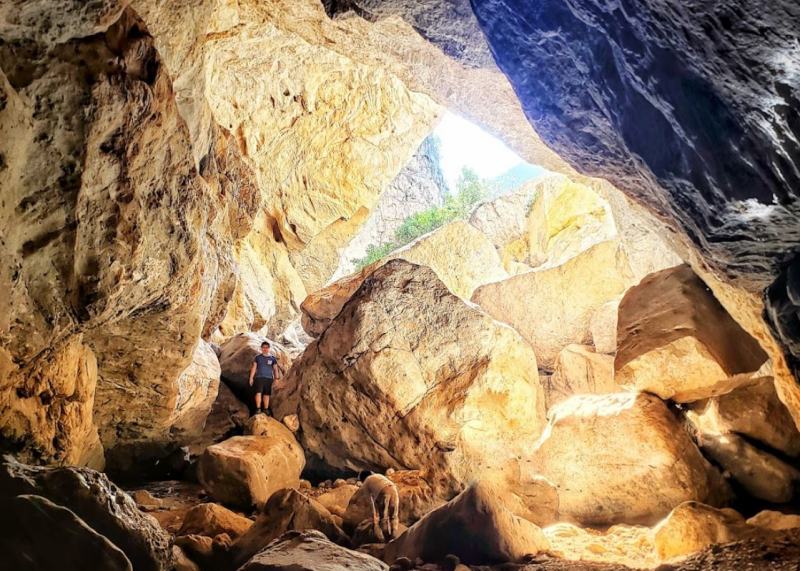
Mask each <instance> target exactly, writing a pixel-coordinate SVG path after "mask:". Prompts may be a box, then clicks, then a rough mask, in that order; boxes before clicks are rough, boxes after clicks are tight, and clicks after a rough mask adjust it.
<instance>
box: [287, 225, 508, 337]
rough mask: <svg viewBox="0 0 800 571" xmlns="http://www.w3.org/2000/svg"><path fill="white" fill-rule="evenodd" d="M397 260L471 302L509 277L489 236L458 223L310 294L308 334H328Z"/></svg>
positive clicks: (306, 308) (305, 323) (305, 309)
mask: <svg viewBox="0 0 800 571" xmlns="http://www.w3.org/2000/svg"><path fill="white" fill-rule="evenodd" d="M395 259H401V260H406V261H408V262H412V263H415V264H419V265H422V266H427V267H429V268H431V269H432V270H433V271H434V272H435V273H436V276H437V277H438V278H439V279H440V280H441V281H442V282H443V283H444V285H445V286H447V288H448V289H449V290H450V291H451V292H452V293H454V294H456V295H457V296H459V297H461V298H463V299H469V298H470V296H471V295H472V292H473V291H475V288H477V287H478V286H480V285H481V284H484V283H488V282H492V281H496V280H500V279H503V278H505V277H507V274H506V272H505V270H504V269H503V266H502V264H501V262H500V258H499V256H498V254H497V252H496V250H495V248H494V247H493V245H492V244H491V243H490V242H489V241H488V240H487V239H486V236H484V234H483V233H482V232H480V231H478V230H476V229H475V228H474V227H473V226H471V225H469V224H468V223H466V222H464V221H462V220H456V221H454V222H450V223H449V224H446V225H444V226H442V227H441V228H438V229H436V230H434V231H433V232H431V233H429V234H426V235H425V236H422V237H421V238H419V239H417V240H415V241H414V242H412V243H411V244H409V245H407V246H405V247H404V248H401V249H399V250H395V251H394V252H392V253H391V254H389V255H388V256H387V257H386V258H384V259H383V260H380V261H378V262H375V263H373V264H370V265H369V266H367V267H365V268H363V269H362V270H360V271H359V272H356V273H355V274H352V275H350V276H346V277H344V278H342V279H340V280H338V281H336V282H334V283H332V284H330V285H328V286H327V287H325V288H322V289H321V290H319V291H316V292H314V293H312V294H310V295H309V296H308V297H306V299H305V300H304V301H303V305H302V306H301V309H302V310H303V314H304V315H303V326H304V327H305V329H306V332H308V333H309V335H319V334H320V333H321V332H322V331H324V330H325V327H327V326H328V324H329V323H330V321H331V319H333V318H334V317H336V315H337V314H338V313H339V311H341V309H342V307H343V306H344V304H345V303H346V302H347V300H349V299H350V296H352V295H353V293H355V291H356V290H357V289H358V288H359V286H360V285H361V284H362V283H363V282H364V280H365V279H367V278H368V277H369V276H370V275H372V273H373V272H374V271H375V270H376V269H377V268H379V267H380V266H381V265H382V264H384V263H386V262H387V261H388V260H395Z"/></svg>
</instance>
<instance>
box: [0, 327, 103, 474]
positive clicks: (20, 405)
mask: <svg viewBox="0 0 800 571" xmlns="http://www.w3.org/2000/svg"><path fill="white" fill-rule="evenodd" d="M96 383H97V363H96V361H95V356H94V353H92V351H91V350H90V349H89V348H88V347H86V345H84V344H83V343H82V342H81V338H80V336H76V337H73V338H72V339H70V340H69V341H68V342H67V343H65V344H64V345H63V346H62V347H60V348H58V349H56V350H52V351H46V352H44V353H43V354H41V355H40V356H39V357H38V358H37V359H36V360H34V361H33V363H31V364H30V365H29V366H28V367H25V368H23V369H21V370H18V371H15V372H14V373H12V374H11V375H10V376H9V377H5V378H3V380H2V382H0V434H2V437H3V438H4V439H5V440H7V441H8V442H16V443H18V445H19V448H20V452H19V454H20V459H23V460H24V459H28V458H30V459H32V460H33V459H35V460H38V461H41V460H44V461H47V462H50V463H54V464H62V465H72V464H76V465H82V466H89V467H92V468H96V469H102V468H103V463H104V460H103V447H102V445H101V444H100V439H99V437H98V435H97V427H96V426H95V425H94V423H93V422H92V407H93V405H94V391H95V386H96Z"/></svg>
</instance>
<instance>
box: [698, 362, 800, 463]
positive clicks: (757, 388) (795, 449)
mask: <svg viewBox="0 0 800 571" xmlns="http://www.w3.org/2000/svg"><path fill="white" fill-rule="evenodd" d="M688 415H689V418H690V419H691V421H692V422H693V423H694V424H695V425H696V426H697V427H698V428H699V429H700V431H702V432H706V433H711V434H725V433H729V432H733V433H736V434H740V435H742V436H745V437H746V438H748V439H749V440H751V441H754V442H760V443H761V444H762V445H763V446H764V447H767V448H772V449H773V450H777V451H780V452H781V453H783V454H785V455H787V456H791V457H796V456H800V432H798V430H797V427H796V426H795V424H794V422H793V420H792V417H791V415H790V414H789V411H788V410H787V408H786V405H784V404H783V403H782V402H781V401H780V399H779V398H778V394H777V393H776V391H775V383H774V381H773V380H772V378H770V377H764V378H760V379H755V380H753V381H752V382H750V383H748V384H747V385H745V386H742V387H740V388H738V389H736V390H734V391H732V392H730V393H727V394H724V395H721V396H718V397H714V398H711V399H708V400H704V401H700V402H697V403H695V404H694V405H692V407H691V409H690V411H689V413H688Z"/></svg>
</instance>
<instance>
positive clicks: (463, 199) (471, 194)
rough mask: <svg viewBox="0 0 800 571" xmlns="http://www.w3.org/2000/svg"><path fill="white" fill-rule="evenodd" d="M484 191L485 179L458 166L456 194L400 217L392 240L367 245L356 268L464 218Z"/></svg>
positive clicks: (485, 193)
mask: <svg viewBox="0 0 800 571" xmlns="http://www.w3.org/2000/svg"><path fill="white" fill-rule="evenodd" d="M487 193H488V190H487V187H486V181H484V180H483V179H481V178H480V177H479V176H478V175H477V173H475V171H473V170H472V169H469V168H466V167H465V168H463V169H461V174H460V176H459V178H458V183H457V186H456V193H455V194H450V195H449V196H448V197H447V199H446V200H445V203H444V204H443V205H442V206H433V207H431V208H428V209H427V210H423V211H422V212H417V213H416V214H412V215H411V216H409V217H407V218H406V219H405V220H403V223H402V224H401V225H400V226H399V227H398V228H397V230H396V231H395V233H394V238H395V239H394V241H392V242H388V243H386V244H381V245H375V244H370V245H369V246H367V253H366V255H365V256H364V257H363V258H359V259H356V260H353V263H354V264H355V266H356V269H357V270H360V269H361V268H363V267H364V266H368V265H369V264H371V263H373V262H376V261H378V260H380V259H381V258H383V257H385V256H387V255H389V254H390V253H392V252H394V251H395V250H397V249H398V248H402V247H403V246H405V245H406V244H409V243H411V242H413V241H414V240H416V239H417V238H419V237H420V236H424V235H425V234H427V233H429V232H433V231H434V230H436V229H437V228H439V227H441V226H444V225H445V224H447V223H448V222H452V221H453V220H458V219H460V218H465V217H466V216H467V215H468V214H469V213H470V212H471V211H472V208H473V206H475V205H476V204H477V203H478V202H480V201H481V200H482V199H483V198H485V197H486V196H487Z"/></svg>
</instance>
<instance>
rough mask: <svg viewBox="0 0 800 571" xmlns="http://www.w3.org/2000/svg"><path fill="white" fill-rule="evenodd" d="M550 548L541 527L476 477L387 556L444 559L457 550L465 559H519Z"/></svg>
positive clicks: (397, 542) (392, 545) (413, 528)
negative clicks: (507, 504)
mask: <svg viewBox="0 0 800 571" xmlns="http://www.w3.org/2000/svg"><path fill="white" fill-rule="evenodd" d="M547 547H548V542H547V539H546V538H545V536H544V534H543V533H542V530H541V529H540V528H539V527H538V526H536V525H534V524H532V523H531V522H529V521H526V520H524V519H522V518H520V517H517V516H515V515H514V514H513V513H512V512H511V511H510V510H509V509H508V508H507V507H506V505H505V503H504V496H503V493H502V491H501V490H499V489H497V488H495V487H494V486H492V485H491V484H487V483H485V482H481V481H478V482H475V483H473V484H471V485H470V486H469V487H468V488H467V489H466V490H464V491H463V492H461V494H459V495H458V496H456V497H455V498H454V499H452V500H451V501H450V502H448V503H447V504H445V505H443V506H441V507H439V508H437V509H435V510H433V511H432V512H430V513H429V514H428V515H426V516H425V517H424V518H422V519H421V520H420V521H418V522H417V523H415V524H414V525H413V526H411V527H410V528H409V529H408V530H407V531H406V532H405V533H403V534H402V535H401V536H400V537H399V538H397V539H395V540H394V541H392V542H390V543H389V544H388V545H387V546H386V553H385V559H386V560H387V561H394V560H395V559H396V558H397V557H407V558H409V559H410V560H412V561H414V560H415V559H416V558H417V557H420V558H421V559H422V560H423V561H431V562H443V561H444V559H445V557H447V556H448V555H455V556H456V557H458V558H459V559H460V560H461V561H463V562H464V563H468V564H490V563H499V562H503V561H518V560H520V559H522V557H524V556H525V555H534V554H536V553H538V552H539V551H542V550H545V549H547Z"/></svg>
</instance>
